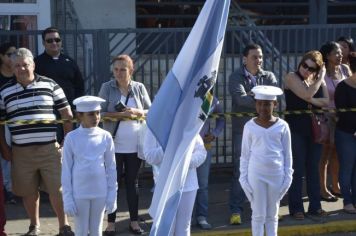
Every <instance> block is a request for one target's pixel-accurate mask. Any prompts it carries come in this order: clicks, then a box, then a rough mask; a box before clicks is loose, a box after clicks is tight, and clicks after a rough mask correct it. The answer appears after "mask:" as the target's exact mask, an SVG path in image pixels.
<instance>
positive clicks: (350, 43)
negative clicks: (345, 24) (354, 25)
mask: <svg viewBox="0 0 356 236" xmlns="http://www.w3.org/2000/svg"><path fill="white" fill-rule="evenodd" d="M336 41H337V42H345V43H346V44H347V46H349V49H350V52H353V51H355V44H354V40H353V39H352V38H351V37H346V36H341V37H340V38H338V39H337V40H336Z"/></svg>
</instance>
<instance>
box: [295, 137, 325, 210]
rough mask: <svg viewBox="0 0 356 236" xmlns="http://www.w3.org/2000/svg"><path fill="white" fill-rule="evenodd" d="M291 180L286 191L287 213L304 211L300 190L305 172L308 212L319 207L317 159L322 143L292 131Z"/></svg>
mask: <svg viewBox="0 0 356 236" xmlns="http://www.w3.org/2000/svg"><path fill="white" fill-rule="evenodd" d="M291 136H292V153H293V169H294V173H293V181H292V185H291V187H290V188H289V191H288V199H289V213H290V214H294V213H296V212H304V206H303V199H302V197H303V196H302V191H303V176H304V173H305V178H306V184H307V195H308V198H309V208H308V212H309V213H315V212H316V211H317V210H319V209H321V204H320V180H319V179H320V177H319V161H320V156H321V149H322V145H321V144H317V143H314V142H313V141H312V138H311V136H305V135H300V134H297V133H292V135H291Z"/></svg>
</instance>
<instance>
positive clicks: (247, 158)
mask: <svg viewBox="0 0 356 236" xmlns="http://www.w3.org/2000/svg"><path fill="white" fill-rule="evenodd" d="M252 92H253V93H254V94H255V100H256V111H257V113H258V116H257V117H255V118H252V119H251V120H250V121H248V122H247V123H246V124H245V126H244V131H243V137H242V147H241V148H242V149H241V157H240V173H241V174H240V179H239V181H240V183H241V186H242V188H243V190H244V192H245V194H246V196H247V198H248V199H249V201H250V202H251V208H252V220H251V225H252V235H253V236H263V235H264V227H265V230H266V235H267V236H276V235H277V228H278V208H279V202H280V200H281V199H282V197H283V196H284V195H285V193H286V192H287V190H288V188H289V186H290V185H291V182H292V173H293V169H292V151H291V137H290V130H289V126H288V124H287V123H286V122H285V121H284V120H282V119H281V118H278V117H275V116H273V114H272V113H273V109H274V108H275V107H276V105H277V101H276V95H281V94H282V93H283V91H282V90H281V89H280V88H277V87H273V86H256V87H254V88H253V89H252Z"/></svg>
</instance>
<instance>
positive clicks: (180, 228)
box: [172, 190, 197, 236]
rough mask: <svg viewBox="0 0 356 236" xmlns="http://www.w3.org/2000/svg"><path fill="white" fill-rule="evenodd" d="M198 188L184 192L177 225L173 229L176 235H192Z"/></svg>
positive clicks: (176, 220) (176, 221)
mask: <svg viewBox="0 0 356 236" xmlns="http://www.w3.org/2000/svg"><path fill="white" fill-rule="evenodd" d="M196 195H197V190H193V191H189V192H183V193H182V198H181V200H180V203H179V206H178V210H177V215H176V218H175V225H174V227H173V229H172V232H173V235H174V236H190V222H191V220H192V213H193V207H194V202H195V197H196Z"/></svg>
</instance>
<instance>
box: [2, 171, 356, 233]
mask: <svg viewBox="0 0 356 236" xmlns="http://www.w3.org/2000/svg"><path fill="white" fill-rule="evenodd" d="M230 179H231V170H230V169H226V170H225V169H218V170H215V171H213V172H212V174H211V177H210V186H209V198H210V199H209V218H208V221H209V223H211V224H212V226H213V229H212V230H209V231H204V230H200V229H199V228H198V227H197V226H196V222H195V220H194V217H193V220H192V235H195V236H202V235H204V236H205V235H206V236H220V235H224V236H227V235H229V236H230V235H241V236H242V235H251V229H250V227H251V224H250V220H251V210H250V207H249V203H248V202H246V203H245V211H244V214H243V216H242V220H243V223H242V224H241V225H237V226H232V225H230V224H229V217H230V212H229V207H228V196H229V187H230ZM152 185H153V181H152V178H151V177H150V176H147V175H145V176H143V177H142V178H141V179H140V204H139V209H140V210H139V215H140V224H141V227H142V228H143V229H144V230H145V231H146V232H149V229H150V226H151V224H152V220H151V218H150V216H149V215H148V212H147V209H148V207H149V204H150V201H151V198H152V193H151V188H152ZM121 188H122V191H120V193H119V196H120V197H119V199H120V200H119V213H118V214H117V216H118V217H117V224H116V228H117V235H123V236H126V235H132V234H130V233H129V231H128V225H129V214H128V210H127V204H126V193H125V190H124V186H122V187H121ZM304 200H305V201H304V205H305V209H307V205H308V199H307V197H305V199H304ZM342 206H343V205H342V199H339V200H338V201H337V202H333V203H326V202H322V207H323V209H324V210H326V211H327V212H329V213H330V214H329V216H327V217H324V218H319V217H311V216H307V217H306V219H305V220H303V221H297V220H294V219H293V218H291V217H290V216H289V215H288V206H287V202H286V199H283V200H282V203H281V208H280V215H282V216H283V220H282V221H280V223H279V230H278V235H279V236H283V235H288V236H293V235H325V236H326V235H330V236H341V235H345V236H355V235H356V215H351V214H346V213H344V212H343V211H342ZM6 214H7V224H6V227H5V229H6V232H7V234H8V235H9V236H11V235H22V234H24V233H26V231H27V229H28V226H29V220H28V219H27V216H26V213H25V210H24V208H23V206H22V204H21V202H18V203H17V204H16V205H9V204H7V205H6ZM69 220H70V224H71V226H73V220H72V219H71V218H69ZM40 221H41V235H48V236H49V235H56V234H58V223H57V219H56V217H55V214H54V211H53V210H52V209H51V207H50V204H49V203H48V199H46V197H44V199H42V200H41V206H40ZM104 221H105V222H106V217H105V220H104ZM105 226H106V223H104V228H105ZM146 235H148V233H146Z"/></svg>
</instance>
